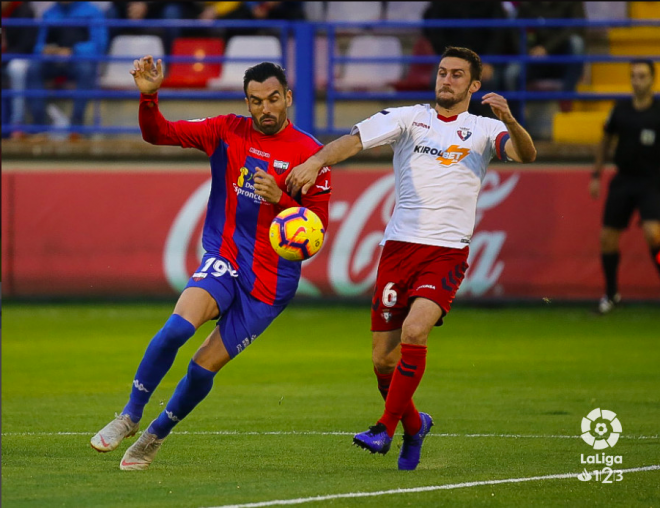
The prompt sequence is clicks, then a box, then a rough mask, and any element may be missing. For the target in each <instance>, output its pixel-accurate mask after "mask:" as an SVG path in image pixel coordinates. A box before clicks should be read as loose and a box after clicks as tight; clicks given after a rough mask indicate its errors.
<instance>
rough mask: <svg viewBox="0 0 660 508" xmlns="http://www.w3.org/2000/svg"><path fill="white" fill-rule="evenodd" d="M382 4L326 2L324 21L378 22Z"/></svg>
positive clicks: (381, 12)
mask: <svg viewBox="0 0 660 508" xmlns="http://www.w3.org/2000/svg"><path fill="white" fill-rule="evenodd" d="M381 4H382V2H328V4H327V5H328V7H327V11H326V15H325V20H326V21H330V22H335V21H347V22H348V21H350V22H356V21H378V20H380V19H382V17H383V9H382V5H381Z"/></svg>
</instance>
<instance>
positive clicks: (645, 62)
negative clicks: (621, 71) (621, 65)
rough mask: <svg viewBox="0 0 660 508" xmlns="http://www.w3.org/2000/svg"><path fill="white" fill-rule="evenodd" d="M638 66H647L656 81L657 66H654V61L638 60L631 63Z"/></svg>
mask: <svg viewBox="0 0 660 508" xmlns="http://www.w3.org/2000/svg"><path fill="white" fill-rule="evenodd" d="M636 64H642V65H647V66H648V68H649V70H650V71H651V78H654V79H655V65H653V60H647V59H645V58H637V59H635V60H633V61H632V62H630V65H636Z"/></svg>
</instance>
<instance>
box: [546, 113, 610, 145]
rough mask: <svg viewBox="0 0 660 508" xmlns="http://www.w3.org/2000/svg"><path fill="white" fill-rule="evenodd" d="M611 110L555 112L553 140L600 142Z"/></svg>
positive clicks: (580, 142) (577, 142)
mask: <svg viewBox="0 0 660 508" xmlns="http://www.w3.org/2000/svg"><path fill="white" fill-rule="evenodd" d="M608 115H609V111H571V112H568V113H555V115H554V117H553V119H552V140H553V141H555V142H557V143H574V144H587V143H588V144H592V143H598V142H599V141H600V140H601V138H602V135H603V125H604V124H605V120H606V119H607V116H608Z"/></svg>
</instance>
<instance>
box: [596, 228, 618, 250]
mask: <svg viewBox="0 0 660 508" xmlns="http://www.w3.org/2000/svg"><path fill="white" fill-rule="evenodd" d="M600 248H601V250H602V251H603V252H616V251H618V250H619V232H618V231H614V230H612V229H609V228H605V229H603V230H602V231H601V232H600Z"/></svg>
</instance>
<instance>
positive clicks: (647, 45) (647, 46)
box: [608, 26, 660, 56]
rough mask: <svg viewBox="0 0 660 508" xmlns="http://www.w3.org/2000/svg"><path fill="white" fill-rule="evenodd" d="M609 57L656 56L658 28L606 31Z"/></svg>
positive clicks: (658, 39)
mask: <svg viewBox="0 0 660 508" xmlns="http://www.w3.org/2000/svg"><path fill="white" fill-rule="evenodd" d="M608 38H609V42H610V54H611V55H640V56H648V55H657V54H659V53H660V27H655V26H640V27H633V28H611V29H610V30H609V31H608Z"/></svg>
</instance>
